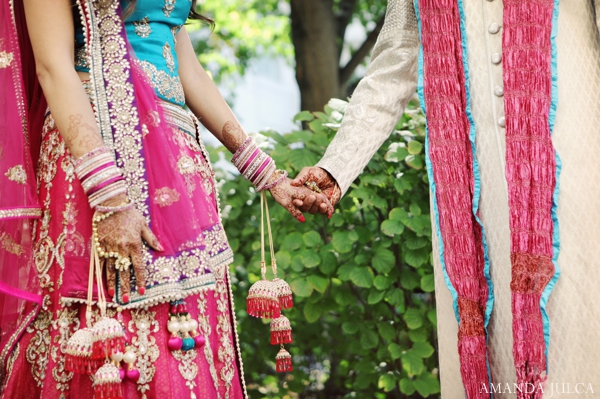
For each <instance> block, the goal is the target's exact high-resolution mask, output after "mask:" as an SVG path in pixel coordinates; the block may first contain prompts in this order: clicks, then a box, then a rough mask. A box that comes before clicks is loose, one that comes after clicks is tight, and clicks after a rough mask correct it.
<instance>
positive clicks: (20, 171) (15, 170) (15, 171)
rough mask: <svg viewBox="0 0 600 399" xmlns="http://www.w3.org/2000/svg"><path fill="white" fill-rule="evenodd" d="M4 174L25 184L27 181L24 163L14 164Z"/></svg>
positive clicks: (9, 178)
mask: <svg viewBox="0 0 600 399" xmlns="http://www.w3.org/2000/svg"><path fill="white" fill-rule="evenodd" d="M4 176H7V177H8V180H12V181H14V182H16V183H19V184H25V183H26V182H27V173H25V168H24V167H23V165H16V166H13V167H12V168H10V169H9V170H8V172H6V173H5V174H4Z"/></svg>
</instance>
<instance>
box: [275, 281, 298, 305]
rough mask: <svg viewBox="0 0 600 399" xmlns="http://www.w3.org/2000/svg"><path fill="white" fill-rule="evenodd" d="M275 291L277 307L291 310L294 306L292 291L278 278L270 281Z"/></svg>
mask: <svg viewBox="0 0 600 399" xmlns="http://www.w3.org/2000/svg"><path fill="white" fill-rule="evenodd" d="M272 283H273V285H274V287H275V290H276V291H277V299H278V300H279V307H280V308H281V309H282V310H283V309H291V308H292V307H293V306H294V299H293V297H292V289H291V288H290V285H289V284H288V283H286V282H285V280H282V279H280V278H276V279H274V280H273V281H272Z"/></svg>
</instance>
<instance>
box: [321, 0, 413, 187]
mask: <svg viewBox="0 0 600 399" xmlns="http://www.w3.org/2000/svg"><path fill="white" fill-rule="evenodd" d="M418 52H419V33H418V27H417V19H416V16H415V10H414V5H413V2H412V1H411V0H389V3H388V8H387V12H386V16H385V23H384V25H383V28H382V30H381V33H380V34H379V37H378V39H377V43H376V44H375V47H374V49H373V55H372V58H371V64H370V65H369V68H368V70H367V73H366V75H365V77H364V78H363V79H362V80H361V82H360V83H359V85H358V86H357V88H356V90H355V91H354V94H353V95H352V98H351V100H350V103H349V104H348V108H347V109H346V113H345V116H344V119H343V121H342V125H341V127H340V130H339V131H338V132H337V134H336V136H335V138H334V139H333V141H332V142H331V144H330V145H329V147H328V148H327V151H326V152H325V156H324V157H323V158H322V159H321V160H320V161H319V163H318V164H317V165H316V166H318V167H320V168H323V169H325V170H326V171H327V172H329V173H330V175H331V176H332V177H333V178H334V179H335V180H336V182H337V183H338V185H339V188H340V189H341V194H342V195H343V194H344V193H345V192H346V190H348V187H349V186H350V184H351V183H352V182H353V181H354V179H355V178H356V177H357V176H358V175H359V174H360V173H361V172H362V170H363V169H364V167H365V166H366V165H367V163H369V160H370V159H371V158H372V157H373V155H374V154H375V152H377V150H378V149H379V147H380V146H381V145H382V144H383V142H384V141H385V140H386V139H387V138H388V137H389V135H390V134H391V133H392V131H393V129H394V126H395V125H396V123H398V120H399V119H400V116H401V115H402V113H403V112H404V109H405V108H406V104H407V103H408V101H409V100H410V98H411V97H412V95H413V94H414V93H415V90H416V86H417V69H418V68H417V64H418V62H417V59H418Z"/></svg>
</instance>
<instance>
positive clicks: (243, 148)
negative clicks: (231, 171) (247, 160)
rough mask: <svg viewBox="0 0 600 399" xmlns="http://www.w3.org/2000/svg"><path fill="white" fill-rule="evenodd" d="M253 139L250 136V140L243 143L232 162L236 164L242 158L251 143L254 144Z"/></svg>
mask: <svg viewBox="0 0 600 399" xmlns="http://www.w3.org/2000/svg"><path fill="white" fill-rule="evenodd" d="M252 142H253V140H252V137H250V136H248V138H247V139H246V140H245V141H244V142H243V143H242V145H241V146H239V147H238V149H237V150H236V151H235V154H233V157H231V162H233V163H235V161H236V160H237V159H238V158H239V157H240V155H241V154H242V153H243V152H244V150H245V149H246V147H247V146H248V144H249V143H252Z"/></svg>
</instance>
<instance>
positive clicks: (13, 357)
mask: <svg viewBox="0 0 600 399" xmlns="http://www.w3.org/2000/svg"><path fill="white" fill-rule="evenodd" d="M20 353H21V345H20V343H19V342H17V344H16V345H15V348H14V349H13V351H12V352H11V354H10V355H9V356H8V359H7V360H6V372H5V375H4V386H3V387H2V391H1V392H5V391H6V388H7V387H8V382H9V381H10V377H11V376H12V372H13V368H14V366H15V361H16V360H17V358H18V357H19V354H20Z"/></svg>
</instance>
